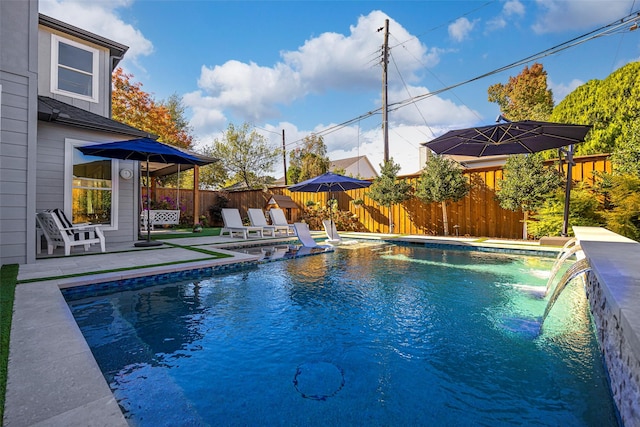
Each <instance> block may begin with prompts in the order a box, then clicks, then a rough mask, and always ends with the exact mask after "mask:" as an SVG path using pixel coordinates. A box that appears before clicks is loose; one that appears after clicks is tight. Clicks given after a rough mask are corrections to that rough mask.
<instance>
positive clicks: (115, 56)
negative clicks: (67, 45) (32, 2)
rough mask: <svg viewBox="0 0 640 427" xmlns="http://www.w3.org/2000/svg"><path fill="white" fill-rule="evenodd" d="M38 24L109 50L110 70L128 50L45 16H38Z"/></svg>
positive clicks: (127, 47)
mask: <svg viewBox="0 0 640 427" xmlns="http://www.w3.org/2000/svg"><path fill="white" fill-rule="evenodd" d="M39 23H40V25H43V26H45V27H48V28H52V29H54V30H58V31H61V32H63V33H65V34H69V35H72V36H75V37H78V38H79V39H82V40H85V41H88V42H90V43H93V44H95V45H98V46H101V47H104V48H107V49H109V56H111V58H112V59H111V60H112V63H111V69H114V68H115V67H116V65H118V62H120V60H121V59H122V57H123V56H124V54H125V53H126V52H127V50H129V46H125V45H123V44H120V43H117V42H114V41H113V40H109V39H107V38H104V37H102V36H99V35H97V34H94V33H90V32H89V31H86V30H83V29H82V28H78V27H74V26H73V25H71V24H68V23H66V22H62V21H58V20H57V19H54V18H52V17H50V16H47V15H43V14H39Z"/></svg>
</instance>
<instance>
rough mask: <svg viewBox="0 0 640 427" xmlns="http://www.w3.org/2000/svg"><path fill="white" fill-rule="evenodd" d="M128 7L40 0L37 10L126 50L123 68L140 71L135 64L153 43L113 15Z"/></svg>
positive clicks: (125, 1)
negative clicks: (110, 41) (127, 67)
mask: <svg viewBox="0 0 640 427" xmlns="http://www.w3.org/2000/svg"><path fill="white" fill-rule="evenodd" d="M131 3H132V0H112V1H108V2H106V1H95V2H88V1H86V0H40V2H39V6H38V8H39V12H40V13H42V14H44V15H48V16H51V17H52V18H55V19H58V20H60V21H64V22H67V23H69V24H71V25H74V26H76V27H78V28H82V29H83V30H87V31H90V32H92V33H95V34H98V35H100V36H103V37H106V38H108V39H111V40H114V41H116V42H118V43H121V44H124V45H126V46H128V47H129V50H128V51H127V54H126V55H125V58H124V64H126V63H127V62H130V63H133V64H136V66H137V67H139V68H141V67H140V63H139V60H140V58H141V57H143V56H148V55H151V53H153V43H151V41H150V40H148V39H147V38H146V37H145V36H144V34H142V32H140V30H138V29H136V28H134V27H133V26H132V25H131V24H127V23H125V22H124V21H122V19H120V17H119V16H118V14H117V13H116V12H115V10H116V9H118V8H122V7H128V6H129V5H130V4H131Z"/></svg>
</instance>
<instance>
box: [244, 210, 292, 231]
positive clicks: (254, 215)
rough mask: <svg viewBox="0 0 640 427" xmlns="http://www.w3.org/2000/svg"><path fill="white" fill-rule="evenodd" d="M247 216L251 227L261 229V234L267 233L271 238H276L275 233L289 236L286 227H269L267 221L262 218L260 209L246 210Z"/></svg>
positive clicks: (262, 214)
mask: <svg viewBox="0 0 640 427" xmlns="http://www.w3.org/2000/svg"><path fill="white" fill-rule="evenodd" d="M247 213H248V214H249V221H251V225H253V226H255V227H262V230H263V233H264V232H268V233H269V234H270V235H272V236H273V237H276V233H279V232H284V234H285V235H288V234H289V226H288V225H269V224H267V219H266V218H265V217H264V212H263V211H262V209H247Z"/></svg>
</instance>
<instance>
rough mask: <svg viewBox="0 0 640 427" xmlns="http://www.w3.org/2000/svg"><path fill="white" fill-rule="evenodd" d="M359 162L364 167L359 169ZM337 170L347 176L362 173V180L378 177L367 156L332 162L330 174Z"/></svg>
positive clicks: (280, 184) (281, 183) (278, 180)
mask: <svg viewBox="0 0 640 427" xmlns="http://www.w3.org/2000/svg"><path fill="white" fill-rule="evenodd" d="M359 162H361V163H364V167H362V168H360V167H358V163H359ZM337 169H340V170H344V171H346V174H347V175H357V174H358V172H360V176H359V177H360V178H362V179H370V178H377V177H378V172H376V169H375V168H374V167H373V165H372V164H371V162H370V161H369V158H368V157H367V156H358V157H348V158H346V159H338V160H331V163H329V172H335V171H336V170H337ZM365 169H366V170H365ZM272 185H273V186H282V185H284V177H280V178H278V179H276V180H275V181H274V182H273V184H272Z"/></svg>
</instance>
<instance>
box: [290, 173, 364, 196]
mask: <svg viewBox="0 0 640 427" xmlns="http://www.w3.org/2000/svg"><path fill="white" fill-rule="evenodd" d="M370 185H371V181H364V180H361V179H355V178H350V177H348V176H344V175H339V174H337V173H333V172H327V173H324V174H322V175H318V176H316V177H315V178H311V179H308V180H306V181H302V182H299V183H297V184H294V185H290V186H289V191H293V192H296V191H299V192H303V193H323V192H330V193H332V192H334V191H348V190H356V189H358V188H367V187H368V186H370Z"/></svg>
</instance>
